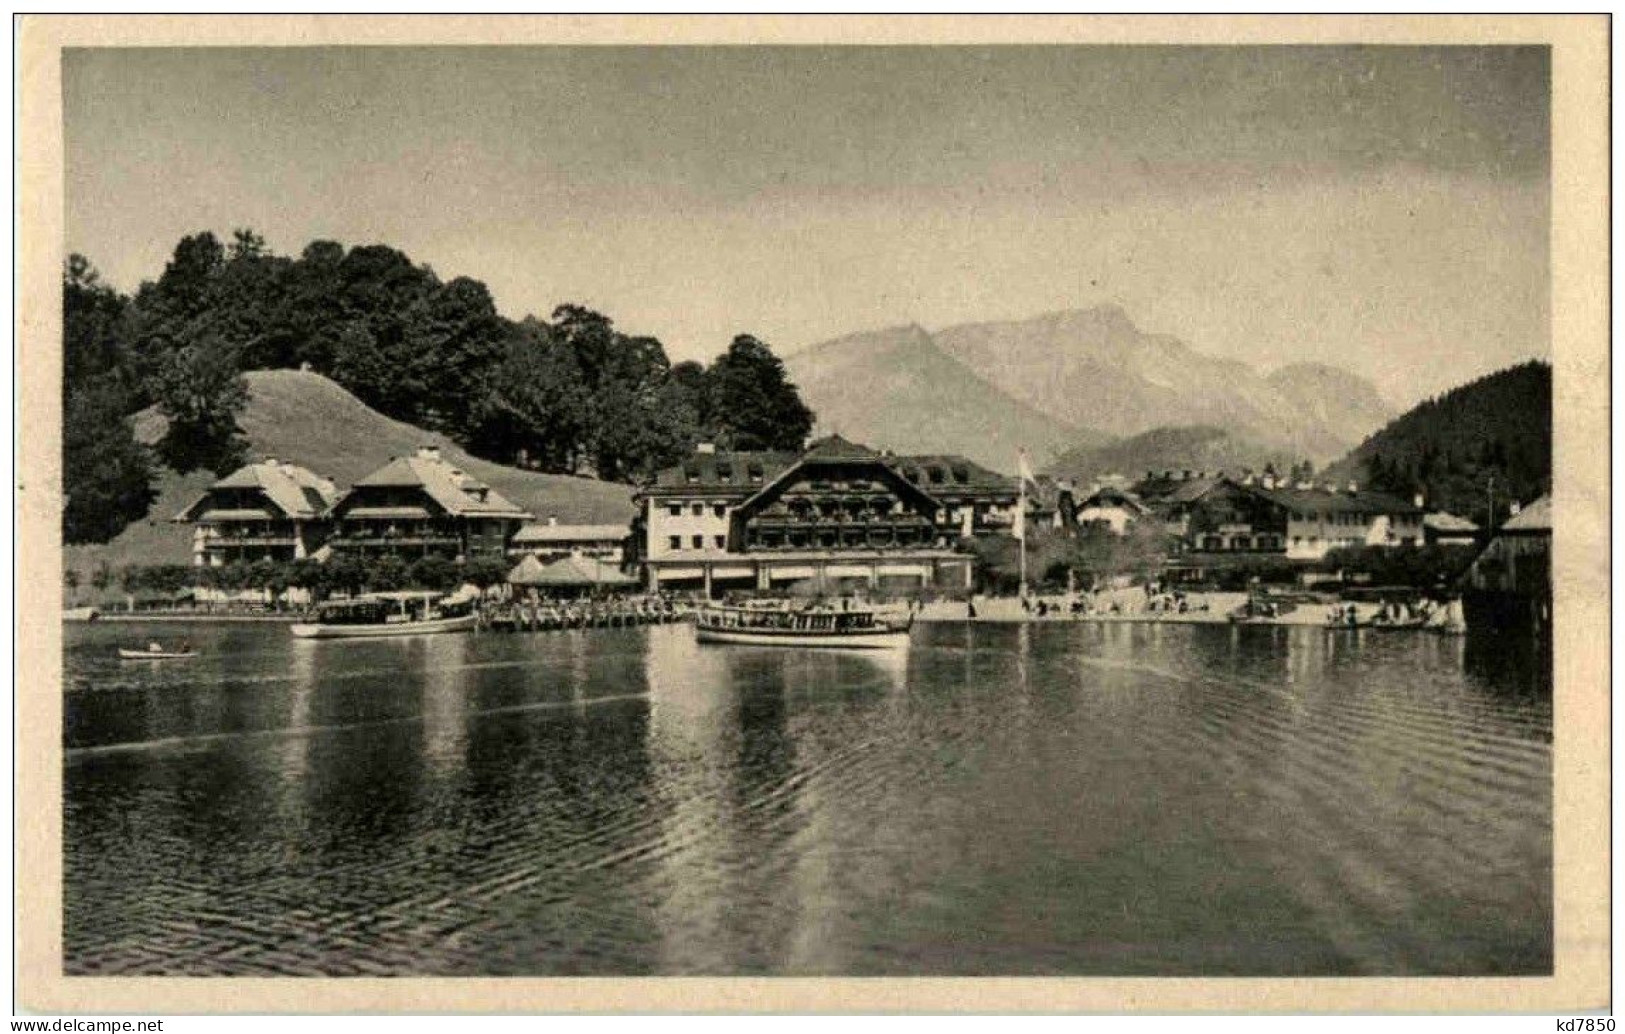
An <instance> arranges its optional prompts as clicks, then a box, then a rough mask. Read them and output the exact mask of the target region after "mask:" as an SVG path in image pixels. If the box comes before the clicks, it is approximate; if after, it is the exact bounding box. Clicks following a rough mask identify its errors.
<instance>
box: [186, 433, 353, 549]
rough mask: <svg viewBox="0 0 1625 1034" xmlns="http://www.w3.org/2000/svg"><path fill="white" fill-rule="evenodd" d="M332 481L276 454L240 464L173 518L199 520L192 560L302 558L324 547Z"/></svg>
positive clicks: (194, 522)
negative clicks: (240, 465) (255, 461)
mask: <svg viewBox="0 0 1625 1034" xmlns="http://www.w3.org/2000/svg"><path fill="white" fill-rule="evenodd" d="M338 497H339V493H338V489H337V488H336V487H335V486H334V485H333V482H331V481H329V480H327V479H326V478H324V477H321V476H319V475H317V474H314V473H312V472H311V471H308V470H306V469H305V468H304V467H300V466H296V465H294V464H292V463H281V462H279V461H278V460H276V459H275V458H268V459H265V460H261V461H260V462H258V463H250V464H248V465H247V466H244V467H239V468H238V469H236V470H234V471H232V472H231V473H230V474H228V475H226V476H225V477H223V478H221V479H220V480H218V481H216V482H215V483H214V484H212V485H210V486H209V488H208V490H207V491H206V492H204V493H203V494H202V495H201V496H199V497H198V498H197V499H196V500H195V501H194V502H193V503H192V504H191V505H190V506H188V507H186V509H184V510H182V511H181V512H180V513H178V514H176V515H175V517H174V520H175V521H177V522H179V523H182V524H191V525H194V529H193V532H192V563H193V564H194V565H195V566H198V567H221V566H223V565H225V564H228V563H232V562H235V561H246V562H253V561H257V560H279V561H286V560H301V559H304V558H305V557H307V556H309V555H311V554H312V553H314V552H316V551H317V550H318V549H320V548H321V546H322V544H323V542H324V541H325V540H326V538H327V533H328V530H329V527H330V525H329V520H328V510H329V508H330V507H331V506H332V505H333V503H334V502H335V501H336V500H337V499H338Z"/></svg>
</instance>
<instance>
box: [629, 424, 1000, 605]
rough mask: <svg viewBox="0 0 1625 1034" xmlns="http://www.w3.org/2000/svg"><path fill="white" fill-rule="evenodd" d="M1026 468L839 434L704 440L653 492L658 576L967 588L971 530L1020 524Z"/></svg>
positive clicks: (690, 581) (716, 582)
mask: <svg viewBox="0 0 1625 1034" xmlns="http://www.w3.org/2000/svg"><path fill="white" fill-rule="evenodd" d="M1017 499H1018V494H1017V490H1016V485H1015V482H1014V480H1013V479H1010V478H1007V477H1004V476H1002V475H999V474H996V473H993V472H992V471H989V470H986V469H985V468H983V467H980V466H977V465H976V464H974V463H972V462H970V461H969V460H967V459H964V458H963V457H960V456H891V455H888V454H885V453H880V452H876V451H874V450H872V449H868V448H865V447H864V446H862V445H857V444H854V443H852V442H849V441H846V440H845V439H843V438H841V437H839V436H830V437H827V438H823V439H820V440H819V441H817V442H814V443H812V445H811V446H809V448H808V449H807V451H806V452H804V453H793V452H768V451H752V452H725V451H718V450H716V449H714V448H712V447H711V446H709V445H702V446H701V447H700V448H699V449H698V450H696V452H695V453H694V454H693V455H691V456H690V457H689V458H688V459H686V460H685V461H684V462H683V463H681V464H679V465H677V466H674V467H670V468H667V469H665V470H662V471H660V472H659V473H658V474H657V475H656V476H655V477H654V478H653V479H652V480H651V481H650V483H649V484H647V485H645V486H644V488H643V489H642V490H641V491H640V492H639V495H638V500H637V501H638V505H639V507H640V510H641V511H642V512H641V513H640V515H639V523H641V524H642V526H643V532H644V535H643V547H642V552H643V561H644V564H645V569H646V570H647V572H648V581H649V586H650V588H651V589H666V588H683V589H703V590H704V591H705V592H706V593H707V594H708V595H716V594H720V593H722V592H724V591H728V590H737V589H748V590H756V591H772V590H782V589H785V588H787V587H789V586H791V585H793V584H797V583H801V584H806V585H810V586H812V587H814V588H815V589H816V590H817V591H824V592H839V591H847V590H851V589H855V588H860V587H861V588H866V589H871V590H874V589H880V590H885V591H918V590H920V589H922V588H933V587H934V588H940V589H952V590H963V589H965V588H967V587H968V586H969V585H970V579H971V557H970V556H969V555H968V554H966V553H964V552H962V551H960V550H958V549H957V548H956V546H957V545H958V543H959V541H960V539H962V538H965V537H969V536H973V535H979V534H989V533H994V532H997V531H1001V530H1005V529H1007V528H1008V527H1009V526H1010V524H1011V523H1013V521H1014V517H1015V507H1016V504H1017Z"/></svg>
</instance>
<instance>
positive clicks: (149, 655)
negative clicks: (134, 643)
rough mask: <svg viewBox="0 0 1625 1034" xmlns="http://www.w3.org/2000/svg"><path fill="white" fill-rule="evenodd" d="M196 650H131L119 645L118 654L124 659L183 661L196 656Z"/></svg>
mask: <svg viewBox="0 0 1625 1034" xmlns="http://www.w3.org/2000/svg"><path fill="white" fill-rule="evenodd" d="M197 653H198V652H197V651H196V650H131V649H128V648H126V647H122V646H121V647H119V651H118V655H119V657H121V658H122V659H124V660H126V661H183V660H185V659H186V658H188V657H196V656H197Z"/></svg>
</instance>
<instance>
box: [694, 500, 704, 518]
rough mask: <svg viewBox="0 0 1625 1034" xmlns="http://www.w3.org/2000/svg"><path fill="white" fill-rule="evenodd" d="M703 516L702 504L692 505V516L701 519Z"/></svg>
mask: <svg viewBox="0 0 1625 1034" xmlns="http://www.w3.org/2000/svg"><path fill="white" fill-rule="evenodd" d="M704 515H705V504H704V503H695V504H694V516H696V517H702V516H704Z"/></svg>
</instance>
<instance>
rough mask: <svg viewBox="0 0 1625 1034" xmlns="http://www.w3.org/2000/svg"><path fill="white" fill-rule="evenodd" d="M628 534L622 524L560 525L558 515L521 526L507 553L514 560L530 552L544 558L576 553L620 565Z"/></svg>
mask: <svg viewBox="0 0 1625 1034" xmlns="http://www.w3.org/2000/svg"><path fill="white" fill-rule="evenodd" d="M631 533H632V530H631V528H630V527H629V526H628V525H625V524H560V523H559V520H558V518H557V517H553V516H549V517H548V518H547V520H546V521H534V522H531V523H529V524H526V525H524V526H523V527H521V528H520V529H519V531H518V532H517V533H516V534H515V535H514V537H513V539H512V540H510V541H509V543H508V555H509V556H511V557H513V558H515V559H518V558H520V557H523V556H526V555H530V556H534V557H536V558H537V559H538V560H544V561H545V560H554V559H558V558H561V557H566V556H578V557H587V558H589V559H593V560H600V561H603V562H604V563H606V564H611V565H614V566H616V567H619V566H620V564H621V562H622V561H623V560H624V559H625V558H626V540H627V538H628V536H630V535H631Z"/></svg>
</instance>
